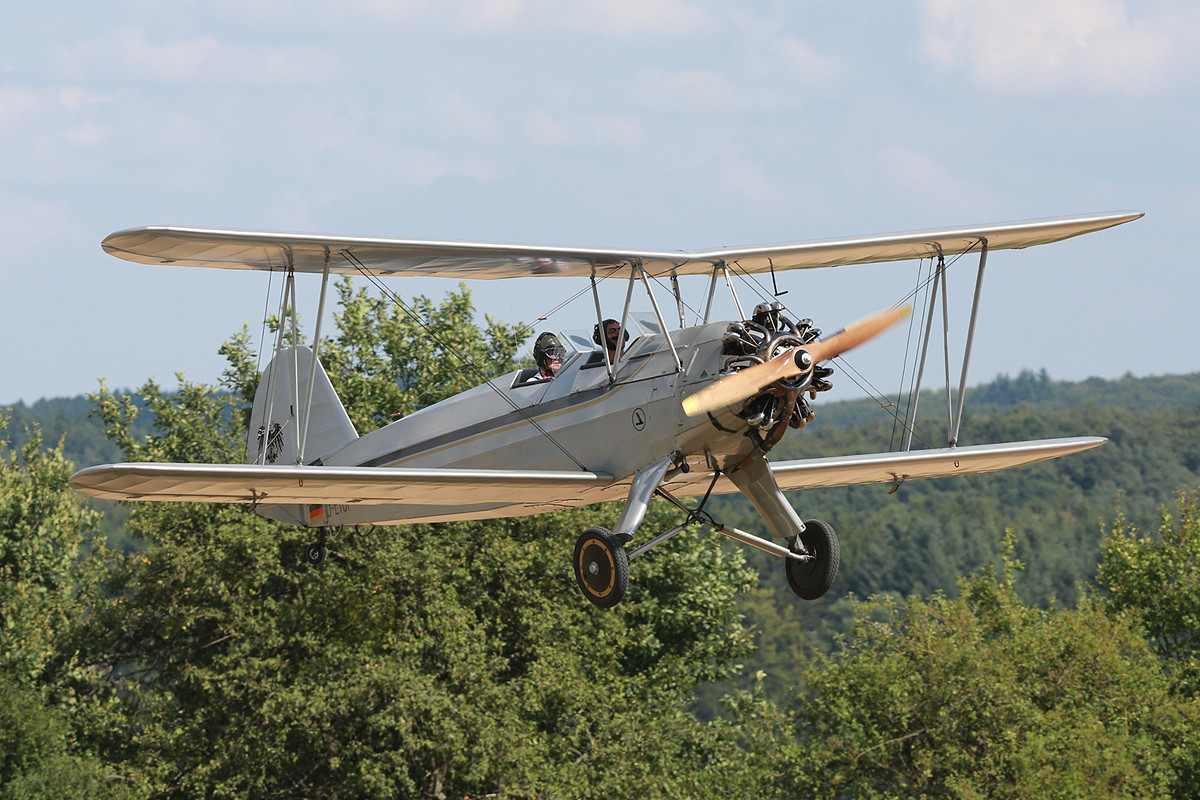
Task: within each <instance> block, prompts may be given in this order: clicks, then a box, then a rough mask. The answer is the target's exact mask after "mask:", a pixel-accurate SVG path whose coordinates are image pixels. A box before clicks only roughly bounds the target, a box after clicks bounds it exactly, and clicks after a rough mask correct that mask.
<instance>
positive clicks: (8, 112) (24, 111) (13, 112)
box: [0, 86, 39, 130]
mask: <svg viewBox="0 0 1200 800" xmlns="http://www.w3.org/2000/svg"><path fill="white" fill-rule="evenodd" d="M38 106H39V101H38V96H37V93H36V92H34V91H32V90H30V89H26V88H24V87H22V86H0V130H2V129H3V127H4V126H6V125H11V124H14V123H16V122H17V121H18V120H20V119H23V118H25V117H27V116H28V115H30V114H32V113H34V112H35V111H36V110H37V108H38Z"/></svg>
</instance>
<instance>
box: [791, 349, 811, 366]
mask: <svg viewBox="0 0 1200 800" xmlns="http://www.w3.org/2000/svg"><path fill="white" fill-rule="evenodd" d="M792 361H793V362H795V364H796V369H798V370H800V371H801V372H808V371H809V370H810V369H812V365H813V360H812V356H811V355H809V353H808V351H807V350H805V349H803V348H796V351H795V352H794V353H792Z"/></svg>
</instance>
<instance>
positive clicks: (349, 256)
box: [341, 250, 587, 472]
mask: <svg viewBox="0 0 1200 800" xmlns="http://www.w3.org/2000/svg"><path fill="white" fill-rule="evenodd" d="M341 256H342V257H343V258H344V259H346V261H347V262H348V263H349V264H350V265H351V266H352V267H354V268H355V269H356V270H358V272H359V274H361V275H362V276H363V277H364V278H366V279H367V280H368V281H369V282H370V283H371V285H372V286H374V287H375V288H376V289H377V290H378V291H379V292H380V294H382V295H383V296H384V297H385V298H387V299H388V300H390V301H391V302H393V303H395V304H396V305H397V306H398V307H399V308H400V309H401V310H402V311H403V312H404V313H405V314H407V315H408V316H409V318H410V319H412V320H413V321H414V322H416V323H417V325H419V326H420V327H421V329H422V330H424V331H425V333H426V334H428V335H429V337H430V338H431V339H433V340H434V341H435V342H437V343H438V345H439V346H441V348H442V350H443V351H444V352H445V353H446V354H447V355H449V356H450V357H452V358H455V359H456V360H457V361H458V362H459V363H460V364H462V366H463V367H465V368H466V369H467V370H468V371H469V372H470V373H471V374H472V375H473V376H474V377H475V379H476V380H477V381H479V383H481V384H485V385H487V386H490V387H491V388H492V391H494V392H495V393H496V394H497V395H498V396H499V397H500V398H501V399H502V400H504V402H505V403H507V404H508V405H509V407H511V408H512V410H513V411H516V412H517V413H518V414H520V415H521V416H522V417H524V419H525V421H526V422H528V423H529V424H530V425H532V426H533V427H534V428H535V429H537V431H538V432H539V433H541V434H542V435H543V436H545V437H546V439H547V441H549V442H550V443H551V444H553V445H554V446H555V447H556V448H557V449H558V450H559V451H560V452H561V453H562V454H563V455H565V456H566V457H567V458H569V459H570V460H571V461H572V462H573V463H574V464H575V465H576V466H577V467H579V468H580V469H581V470H583V471H585V472H586V471H587V467H585V466H584V465H583V464H582V463H581V462H580V461H579V459H577V458H575V456H574V455H572V454H571V452H570V451H569V450H567V448H566V447H564V446H563V445H562V443H561V442H559V441H558V440H557V439H555V438H554V436H553V435H552V434H551V433H550V432H549V431H547V430H546V429H545V428H544V427H543V426H542V425H541V423H539V422H538V421H537V420H536V419H535V418H534V417H533V416H532V415H531V414H530V413H529V412H528V410H527V409H525V408H522V407H521V406H520V405H519V404H517V403H515V402H514V401H513V399H512V398H511V397H509V396H508V395H506V394H505V393H504V392H503V391H501V390H500V389H499V388H498V387H497V386H496V385H495V384H493V383H492V380H491V378H490V377H489V376H488V375H486V374H485V372H484V370H483V369H482V368H481V367H480V366H479V365H478V364H476V363H475V362H474V361H473V360H472V359H470V358H468V357H467V356H466V355H464V354H462V353H459V352H457V351H456V350H455V349H454V347H453V345H451V344H450V343H448V342H446V341H445V340H444V339H443V338H442V337H441V336H439V335H438V333H437V331H436V330H434V329H433V327H432V326H430V325H429V324H427V323H426V322H425V320H423V319H421V317H420V316H419V315H418V314H417V313H416V311H415V310H414V309H411V308H409V307H408V305H407V304H406V303H405V302H404V301H403V300H402V299H401V298H400V296H399V295H398V294H396V293H395V292H393V291H392V290H391V289H389V288H387V286H386V285H385V284H384V283H383V281H381V280H379V277H378V276H377V275H375V274H373V273H372V272H371V271H370V270H368V269H367V268H366V267H365V266H364V265H363V263H362V262H361V261H359V260H358V257H357V256H355V255H354V254H353V253H351V252H350V251H348V250H343V251H341Z"/></svg>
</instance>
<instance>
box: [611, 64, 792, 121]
mask: <svg viewBox="0 0 1200 800" xmlns="http://www.w3.org/2000/svg"><path fill="white" fill-rule="evenodd" d="M632 83H633V85H632V86H631V87H630V96H631V97H632V98H634V100H635V101H636V102H637V104H638V105H640V106H642V107H643V108H647V109H652V110H655V111H688V112H701V113H703V112H718V113H730V112H736V111H747V110H751V109H754V110H759V111H761V110H765V109H769V108H778V107H779V106H780V105H782V104H785V103H787V102H788V98H787V97H786V96H785V95H783V94H782V93H780V92H779V91H777V90H775V89H773V88H768V87H766V86H763V87H756V86H746V85H743V83H742V82H741V81H735V80H733V79H731V78H730V77H729V73H727V72H718V71H716V70H711V69H661V68H657V69H647V70H643V71H641V72H639V73H638V74H637V75H636V76H635V78H634V80H633V82H632Z"/></svg>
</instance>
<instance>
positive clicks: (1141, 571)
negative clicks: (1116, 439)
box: [1096, 492, 1200, 694]
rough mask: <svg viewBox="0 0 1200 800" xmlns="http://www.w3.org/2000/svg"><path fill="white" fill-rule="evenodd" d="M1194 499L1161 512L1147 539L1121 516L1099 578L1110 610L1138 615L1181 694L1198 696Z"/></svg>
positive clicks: (1199, 558)
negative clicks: (1176, 681) (1177, 683)
mask: <svg viewBox="0 0 1200 800" xmlns="http://www.w3.org/2000/svg"><path fill="white" fill-rule="evenodd" d="M1196 502H1197V501H1196V494H1195V493H1194V492H1184V493H1181V494H1180V495H1179V496H1178V497H1177V498H1176V504H1175V509H1176V514H1172V513H1171V512H1170V511H1168V510H1167V509H1166V508H1164V509H1163V510H1162V514H1161V517H1160V520H1159V526H1158V531H1157V533H1156V534H1154V535H1149V534H1143V533H1141V532H1140V531H1139V530H1138V528H1137V527H1136V526H1135V525H1133V524H1131V523H1130V522H1129V521H1128V520H1127V519H1126V518H1125V516H1124V514H1118V515H1117V517H1116V520H1115V521H1114V522H1113V525H1112V530H1111V531H1110V533H1109V535H1108V537H1107V538H1106V539H1105V541H1104V546H1103V561H1102V562H1101V563H1100V567H1099V569H1098V571H1097V575H1096V579H1097V582H1098V583H1099V584H1100V585H1101V587H1102V588H1103V590H1104V594H1105V597H1106V598H1107V599H1108V600H1109V603H1110V604H1111V606H1112V608H1113V609H1115V610H1116V611H1118V612H1126V611H1132V612H1135V613H1136V614H1138V615H1139V616H1140V618H1141V620H1142V623H1143V625H1144V626H1145V629H1146V632H1147V634H1148V635H1149V636H1150V640H1151V642H1153V644H1154V647H1155V649H1156V650H1157V651H1158V653H1159V654H1160V655H1161V656H1162V658H1163V659H1164V661H1165V662H1166V664H1167V665H1168V668H1169V669H1170V671H1171V673H1172V674H1173V675H1174V676H1175V678H1176V679H1177V680H1178V682H1179V685H1180V690H1181V691H1182V692H1184V693H1189V694H1194V693H1197V692H1200V513H1198V511H1197V505H1196Z"/></svg>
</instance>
